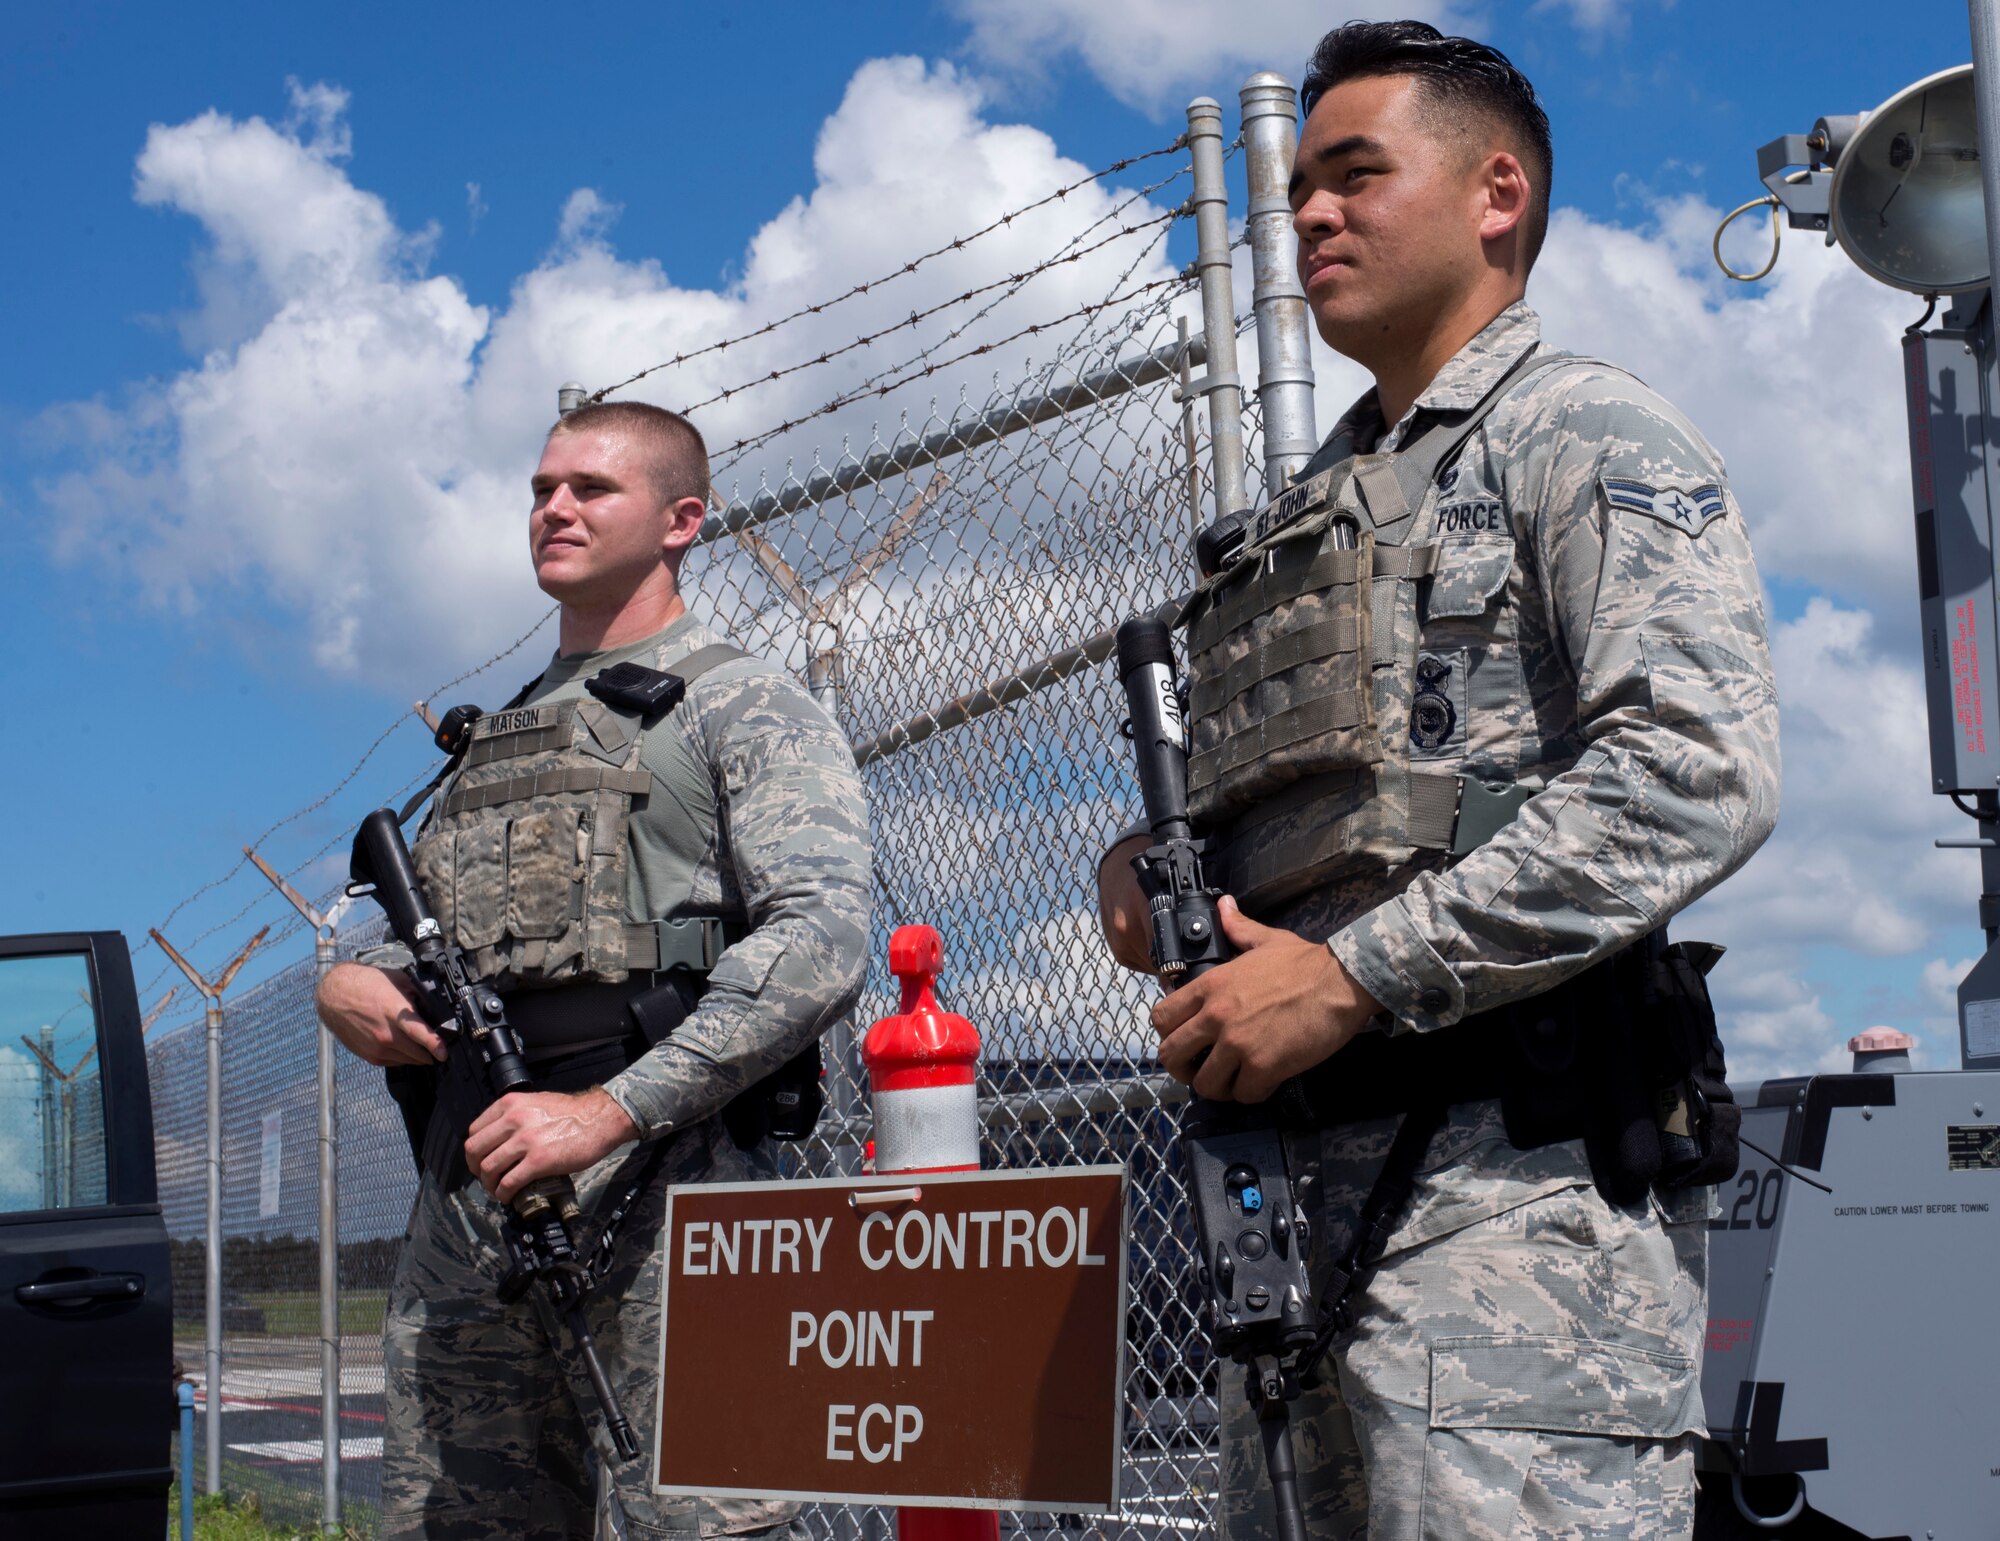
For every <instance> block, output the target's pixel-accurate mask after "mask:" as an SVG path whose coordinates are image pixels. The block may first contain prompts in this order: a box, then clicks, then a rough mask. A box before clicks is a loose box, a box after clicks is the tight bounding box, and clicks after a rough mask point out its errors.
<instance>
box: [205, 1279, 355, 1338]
mask: <svg viewBox="0 0 2000 1541" xmlns="http://www.w3.org/2000/svg"><path fill="white" fill-rule="evenodd" d="M243 1300H244V1301H245V1303H246V1304H249V1305H253V1306H256V1307H258V1308H260V1309H261V1310H262V1311H263V1313H264V1331H265V1332H266V1333H267V1334H268V1335H269V1336H271V1337H274V1338H287V1337H291V1338H316V1337H318V1336H319V1292H318V1291H317V1290H250V1291H246V1292H245V1294H244V1296H243ZM388 1300H389V1292H388V1291H387V1290H342V1291H341V1292H340V1330H341V1333H342V1334H343V1335H345V1334H348V1333H359V1334H361V1335H362V1336H364V1337H366V1336H372V1335H374V1334H376V1333H379V1332H380V1331H381V1330H382V1313H383V1309H384V1307H385V1306H386V1305H387V1304H388ZM176 1325H178V1326H179V1327H180V1329H181V1330H182V1331H183V1332H188V1331H193V1332H195V1333H199V1332H200V1331H201V1327H202V1319H201V1318H200V1317H199V1316H193V1317H178V1318H176Z"/></svg>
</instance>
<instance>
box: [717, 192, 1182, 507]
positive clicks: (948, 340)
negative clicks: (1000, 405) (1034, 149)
mask: <svg viewBox="0 0 2000 1541" xmlns="http://www.w3.org/2000/svg"><path fill="white" fill-rule="evenodd" d="M1190 169H1191V168H1190V167H1188V166H1177V167H1175V168H1174V169H1173V170H1172V171H1171V172H1169V173H1168V174H1167V175H1166V176H1164V177H1161V178H1160V179H1159V180H1158V181H1156V182H1152V183H1149V184H1148V185H1146V186H1145V187H1142V188H1140V189H1138V190H1137V191H1136V192H1134V193H1133V194H1131V196H1129V197H1128V198H1126V199H1125V201H1124V202H1123V203H1121V204H1119V205H1117V207H1115V208H1113V209H1110V210H1108V211H1107V212H1106V213H1105V214H1103V215H1102V216H1100V217H1099V218H1098V219H1096V220H1094V221H1092V222H1091V223H1090V224H1089V225H1086V226H1085V227H1084V228H1083V229H1082V230H1080V231H1078V232H1077V233H1076V234H1075V235H1073V236H1071V237H1070V238H1069V240H1068V241H1066V242H1065V243H1064V244H1063V245H1062V246H1061V247H1058V248H1057V255H1058V256H1061V255H1062V254H1063V253H1065V252H1067V251H1069V250H1070V249H1071V248H1073V247H1075V246H1076V245H1077V243H1078V242H1080V241H1083V240H1086V239H1088V238H1089V237H1090V236H1091V235H1092V234H1093V233H1094V232H1095V231H1096V230H1098V229H1099V228H1100V227H1101V226H1103V225H1104V224H1106V223H1107V222H1108V221H1110V220H1113V219H1116V218H1118V217H1119V216H1120V215H1122V214H1123V213H1124V212H1125V210H1126V209H1128V208H1130V207H1131V206H1132V205H1133V204H1134V203H1139V202H1142V201H1144V200H1145V199H1148V198H1150V197H1151V196H1152V195H1153V194H1154V193H1156V192H1158V191H1159V190H1160V189H1161V188H1163V187H1165V186H1166V185H1167V184H1168V183H1170V182H1173V181H1177V180H1178V179H1179V178H1181V177H1184V176H1186V175H1187V174H1188V172H1189V171H1190ZM1182 212H1183V211H1182V210H1179V209H1177V210H1174V211H1173V214H1174V216H1176V217H1178V216H1179V215H1180V214H1181V213H1182ZM1148 223H1149V224H1152V225H1158V226H1159V227H1160V228H1159V230H1158V233H1157V234H1156V235H1155V236H1154V238H1153V239H1152V240H1151V241H1149V242H1147V243H1146V245H1145V246H1144V247H1143V248H1142V249H1141V250H1140V251H1139V253H1138V254H1137V255H1136V256H1135V257H1134V258H1133V259H1132V261H1131V262H1130V263H1128V264H1127V265H1126V267H1125V270H1124V271H1123V272H1122V273H1120V274H1119V276H1118V277H1117V279H1115V280H1114V281H1113V283H1112V285H1111V287H1112V288H1113V289H1114V290H1115V289H1116V288H1117V287H1118V286H1119V285H1121V284H1123V283H1125V282H1127V281H1128V280H1129V279H1130V278H1131V276H1132V275H1133V273H1135V272H1137V271H1138V268H1139V265H1140V263H1142V262H1144V261H1145V260H1146V257H1147V256H1148V255H1149V254H1150V253H1152V252H1153V251H1155V250H1157V249H1158V248H1159V246H1160V244H1161V242H1162V241H1164V240H1165V238H1166V234H1167V231H1168V229H1170V228H1171V226H1172V224H1173V219H1171V218H1170V219H1167V220H1165V221H1164V222H1162V221H1149V222H1148ZM1128 228H1130V229H1132V230H1139V229H1144V228H1146V226H1141V225H1135V226H1131V227H1128ZM1114 239H1116V237H1114ZM1045 270H1046V264H1045V265H1044V266H1043V267H1041V268H1036V269H1032V270H1030V271H1029V272H1028V273H1027V274H1026V275H1023V276H1022V278H1021V280H1020V281H1019V282H1015V281H1013V280H1002V282H1003V283H1009V284H1011V287H1009V288H1008V289H1007V292H1006V293H1004V294H1000V295H996V296H995V297H994V298H993V299H992V300H991V301H989V302H988V303H987V304H985V305H983V306H981V307H980V308H979V310H978V311H976V312H974V313H973V314H972V315H970V316H967V317H966V318H965V319H964V320H963V321H961V322H960V323H959V324H958V325H957V326H955V327H953V328H952V329H951V330H950V331H948V332H946V333H944V334H943V335H942V336H940V337H939V338H937V339H936V340H935V341H934V342H931V343H929V344H928V345H926V346H925V347H922V348H919V349H918V350H917V351H916V352H915V353H914V354H912V355H911V356H910V357H909V358H906V359H903V360H901V361H899V362H898V363H895V364H892V365H890V366H888V367H887V368H885V369H881V370H877V371H876V372H875V373H873V374H870V375H866V376H864V377H863V378H862V380H861V382H860V385H859V386H857V387H855V388H856V389H864V390H865V389H873V388H875V387H877V386H880V385H881V384H882V383H883V381H885V380H887V379H888V378H889V377H890V376H891V375H894V374H897V373H899V372H901V371H903V370H907V369H908V368H909V367H910V366H911V365H912V364H915V363H919V362H923V361H927V360H929V359H930V358H932V357H933V356H934V355H935V354H937V353H938V352H939V350H941V349H943V348H946V347H949V346H950V345H951V344H952V343H954V342H956V341H957V340H958V339H959V338H960V337H962V336H964V335H965V334H966V333H967V332H968V331H970V330H971V329H972V328H973V327H974V326H976V325H978V324H979V323H980V322H981V321H983V320H985V319H986V318H987V317H988V316H990V315H992V314H993V312H994V311H996V310H998V309H999V308H1000V307H1001V306H1002V305H1004V304H1005V303H1006V302H1007V301H1008V300H1010V299H1012V298H1013V297H1014V296H1015V295H1017V294H1019V293H1020V292H1021V289H1022V287H1023V286H1024V285H1025V282H1026V279H1028V278H1032V277H1034V276H1035V274H1036V273H1037V272H1041V271H1045ZM1087 330H1088V329H1087V328H1086V331H1087ZM1076 345H1077V340H1074V339H1073V340H1072V343H1071V345H1070V348H1069V349H1068V350H1067V351H1070V352H1074V351H1076ZM1058 356H1059V357H1060V355H1058ZM891 389H893V387H891ZM755 447H756V446H755V445H754V444H750V443H748V442H747V441H741V440H739V441H738V444H736V445H730V446H726V447H725V448H723V449H721V450H718V451H716V452H715V453H714V454H713V455H712V456H711V470H710V479H711V480H714V479H717V478H720V477H721V476H722V475H723V473H725V472H727V471H731V470H734V469H735V468H736V466H737V465H739V464H740V463H741V462H742V460H743V459H744V457H745V456H746V455H747V454H748V453H749V451H750V449H753V448H755Z"/></svg>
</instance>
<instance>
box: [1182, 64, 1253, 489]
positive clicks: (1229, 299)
mask: <svg viewBox="0 0 2000 1541" xmlns="http://www.w3.org/2000/svg"><path fill="white" fill-rule="evenodd" d="M1187 120H1188V147H1189V149H1190V150H1192V151H1193V157H1194V197H1193V200H1192V202H1193V203H1194V228H1195V258H1194V265H1195V271H1196V272H1197V273H1198V274H1199V275H1200V278H1201V330H1202V338H1203V341H1205V342H1206V343H1207V345H1208V366H1207V372H1206V373H1205V374H1204V375H1203V376H1202V377H1201V378H1200V379H1199V380H1197V381H1195V382H1194V384H1193V385H1192V386H1191V387H1190V389H1191V390H1192V391H1193V392H1194V393H1195V394H1196V395H1201V396H1206V397H1207V398H1208V454H1209V462H1210V465H1211V466H1212V467H1213V470H1214V478H1215V512H1216V515H1217V516H1218V517H1220V516H1221V515H1223V514H1233V513H1236V512H1237V511H1238V510H1240V509H1245V508H1248V507H1249V506H1250V496H1249V488H1248V485H1247V483H1246V482H1245V470H1244V456H1243V380H1242V377H1241V376H1240V375H1239V374H1238V373H1237V370H1236V295H1235V292H1234V289H1233V287H1232V283H1231V278H1230V265H1231V263H1230V255H1229V185H1228V183H1227V182H1226V181H1225V180H1224V177H1223V171H1222V104H1221V103H1220V102H1218V101H1216V100H1215V98H1214V97H1212V96H1197V97H1196V98H1195V99H1194V100H1193V101H1191V102H1189V103H1188V110H1187Z"/></svg>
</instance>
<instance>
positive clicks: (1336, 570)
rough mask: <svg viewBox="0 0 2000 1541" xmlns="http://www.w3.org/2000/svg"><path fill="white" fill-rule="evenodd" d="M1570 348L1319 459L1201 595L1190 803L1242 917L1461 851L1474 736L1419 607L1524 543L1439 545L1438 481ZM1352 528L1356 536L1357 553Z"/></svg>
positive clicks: (1448, 610) (1484, 584) (1473, 609)
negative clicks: (1468, 738) (1420, 422)
mask: <svg viewBox="0 0 2000 1541" xmlns="http://www.w3.org/2000/svg"><path fill="white" fill-rule="evenodd" d="M1576 362H1584V361H1580V360H1576V359H1573V358H1571V357H1570V356H1568V355H1537V354H1535V353H1533V352H1530V353H1527V354H1524V355H1523V356H1522V357H1521V359H1520V360H1518V361H1517V362H1516V363H1515V365H1514V366H1513V367H1512V368H1511V369H1509V370H1508V371H1507V372H1506V373H1505V374H1504V375H1503V376H1502V377H1501V378H1500V379H1499V380H1498V381H1496V382H1495V383H1494V385H1493V386H1492V387H1491V388H1490V389H1489V390H1488V392H1487V394H1486V395H1485V396H1484V397H1483V398H1482V399H1481V400H1480V401H1479V402H1478V403H1477V404H1476V405H1475V406H1473V407H1472V408H1471V409H1470V410H1469V411H1466V412H1464V413H1463V414H1460V415H1458V416H1456V418H1455V419H1454V420H1452V421H1440V422H1438V423H1436V424H1434V425H1433V426H1432V427H1430V428H1428V429H1426V430H1425V431H1424V432H1423V433H1421V434H1419V435H1418V436H1417V437H1416V438H1415V439H1413V440H1412V441H1411V443H1410V444H1409V445H1407V446H1406V447H1405V448H1404V449H1402V450H1400V451H1396V452H1392V453H1389V454H1369V455H1349V456H1345V457H1344V458H1339V459H1328V460H1323V459H1322V458H1320V457H1315V459H1314V460H1313V462H1312V463H1310V464H1308V465H1307V467H1306V469H1305V471H1304V472H1302V473H1301V475H1300V477H1299V478H1298V480H1297V481H1296V482H1295V483H1294V485H1293V486H1292V487H1291V488H1289V489H1287V490H1286V492H1284V493H1283V494H1281V495H1280V497H1279V499H1278V500H1276V501H1275V502H1274V503H1273V504H1272V505H1271V506H1270V508H1268V509H1266V510H1265V511H1263V512H1262V513H1260V514H1258V515H1257V516H1255V517H1253V518H1250V519H1248V520H1247V522H1246V523H1245V527H1244V528H1245V537H1246V538H1245V539H1244V541H1243V543H1242V544H1241V545H1240V546H1239V547H1237V548H1236V549H1235V551H1234V552H1233V553H1231V555H1230V556H1229V558H1228V563H1227V565H1226V566H1225V567H1224V568H1223V569H1222V570H1221V571H1220V572H1218V573H1216V574H1215V575H1214V576H1212V577H1211V578H1209V579H1208V580H1207V581H1206V582H1205V583H1204V584H1203V585H1202V587H1201V589H1199V590H1198V591H1197V593H1196V596H1195V600H1194V602H1193V604H1192V606H1191V607H1190V611H1189V617H1190V618H1189V623H1188V639H1189V647H1188V667H1189V707H1190V716H1191V718H1192V723H1191V729H1190V733H1191V742H1192V751H1191V753H1190V756H1189V760H1188V795H1189V809H1190V812H1191V814H1192V815H1193V817H1194V818H1195V820H1196V821H1197V822H1198V823H1199V824H1200V825H1201V826H1202V827H1203V829H1204V831H1205V833H1206V834H1207V835H1208V837H1209V851H1210V856H1209V867H1210V872H1211V875H1212V876H1213V877H1214V878H1215V879H1216V880H1217V881H1218V882H1219V883H1220V884H1221V886H1222V887H1223V888H1225V889H1226V890H1227V891H1228V892H1229V893H1231V894H1233V895H1235V897H1236V899H1237V901H1238V902H1239V903H1240V904H1242V905H1243V906H1244V908H1245V910H1246V911H1248V912H1249V913H1251V914H1253V915H1255V914H1258V913H1259V912H1260V911H1268V910H1270V909H1271V908H1272V907H1274V906H1276V905H1278V904H1281V903H1283V902H1284V901H1286V900H1288V899H1291V898H1293V897H1295V896H1297V895H1298V894H1301V893H1304V892H1307V891H1308V890H1311V889H1314V888H1321V887H1325V886H1327V885H1329V884H1333V883H1338V882H1343V881H1346V880H1349V879H1352V878H1356V877H1367V876H1372V875H1376V874H1380V873H1383V872H1385V871H1387V870H1388V869H1390V868H1391V867H1393V866H1396V865H1398V864H1400V863H1402V862H1405V861H1407V860H1409V859H1410V858H1411V857H1412V856H1413V855H1415V853H1417V852H1418V851H1422V850H1435V851H1440V852H1447V853H1452V854H1463V851H1464V849H1466V848H1469V847H1467V846H1465V845H1464V844H1463V843H1462V842H1460V841H1459V839H1458V836H1459V833H1460V831H1459V829H1458V819H1459V813H1460V809H1461V805H1462V803H1463V800H1464V797H1465V788H1464V786H1463V784H1462V782H1461V780H1460V778H1459V777H1458V776H1457V775H1456V774H1455V773H1454V770H1453V769H1452V768H1451V766H1450V765H1449V764H1447V763H1444V762H1447V761H1449V760H1450V759H1451V757H1452V755H1453V750H1452V747H1451V746H1452V743H1453V739H1454V735H1455V733H1456V734H1462V732H1463V728H1462V724H1459V723H1458V722H1457V719H1456V708H1455V706H1454V704H1453V701H1452V696H1451V690H1452V688H1454V687H1453V686H1452V685H1451V684H1450V682H1449V668H1448V666H1447V665H1445V664H1444V663H1443V662H1441V661H1439V660H1432V662H1431V672H1430V673H1429V674H1428V675H1426V674H1425V673H1424V672H1423V660H1422V658H1421V656H1420V641H1421V637H1422V632H1423V623H1424V622H1425V621H1427V620H1431V619H1437V618H1441V617H1449V616H1472V615H1478V614H1480V613H1481V612H1482V611H1484V610H1485V609H1486V608H1487V607H1488V606H1489V605H1490V604H1491V603H1493V601H1494V599H1495V598H1496V596H1498V595H1499V594H1500V593H1501V592H1502V590H1503V589H1504V588H1505V585H1506V581H1507V575H1508V573H1509V572H1510V571H1511V570H1512V567H1513V562H1514V549H1513V541H1512V538H1511V536H1508V537H1506V538H1504V539H1501V540H1493V541H1483V542H1477V543H1470V542H1461V541H1452V542H1450V543H1448V544H1447V543H1441V542H1440V541H1439V540H1438V538H1437V530H1436V521H1437V504H1438V499H1439V493H1438V489H1437V485H1436V482H1437V475H1438V472H1439V471H1440V470H1441V469H1442V468H1443V467H1444V466H1445V465H1447V464H1449V463H1450V462H1451V461H1452V460H1453V458H1454V457H1455V456H1456V455H1457V453H1458V451H1459V450H1460V449H1461V448H1462V447H1463V446H1464V444H1465V442H1466V441H1467V440H1468V439H1469V438H1470V437H1471V436H1472V434H1473V433H1474V432H1475V431H1476V430H1477V429H1478V427H1479V425H1480V424H1481V423H1482V422H1484V421H1485V420H1486V418H1487V417H1488V416H1489V415H1490V414H1491V412H1492V411H1493V409H1494V407H1496V406H1497V405H1498V404H1499V403H1500V401H1501V400H1503V399H1504V398H1505V397H1506V396H1507V395H1508V394H1509V393H1510V392H1511V391H1513V390H1515V389H1517V388H1518V387H1519V386H1520V385H1521V384H1522V383H1523V382H1524V381H1525V380H1526V379H1528V378H1529V377H1530V376H1532V375H1535V374H1538V373H1540V372H1542V371H1543V370H1546V369H1549V368H1553V367H1556V366H1558V365H1561V364H1567V363H1576ZM1332 451H1333V445H1332V444H1329V446H1328V447H1327V448H1325V449H1323V450H1322V452H1321V454H1322V456H1331V454H1332ZM1344 525H1349V526H1353V527H1355V528H1356V529H1357V531H1358V533H1357V535H1356V536H1355V537H1354V539H1353V543H1352V549H1343V546H1344V544H1345V543H1344V542H1343V541H1342V539H1341V538H1340V532H1341V530H1342V528H1343V526H1344ZM1413 714H1414V726H1415V729H1416V731H1415V734H1414V739H1415V742H1413ZM1427 759H1436V760H1438V761H1439V762H1440V766H1439V768H1437V769H1431V768H1428V767H1427V766H1426V764H1425V761H1426V760H1427ZM1508 790H1509V789H1504V788H1503V789H1500V791H1501V793H1502V795H1503V796H1504V795H1505V794H1506V792H1507V791H1508ZM1520 800H1524V799H1515V800H1513V801H1512V802H1511V807H1518V806H1519V801H1520ZM1488 832H1490V830H1489V831H1488Z"/></svg>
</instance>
